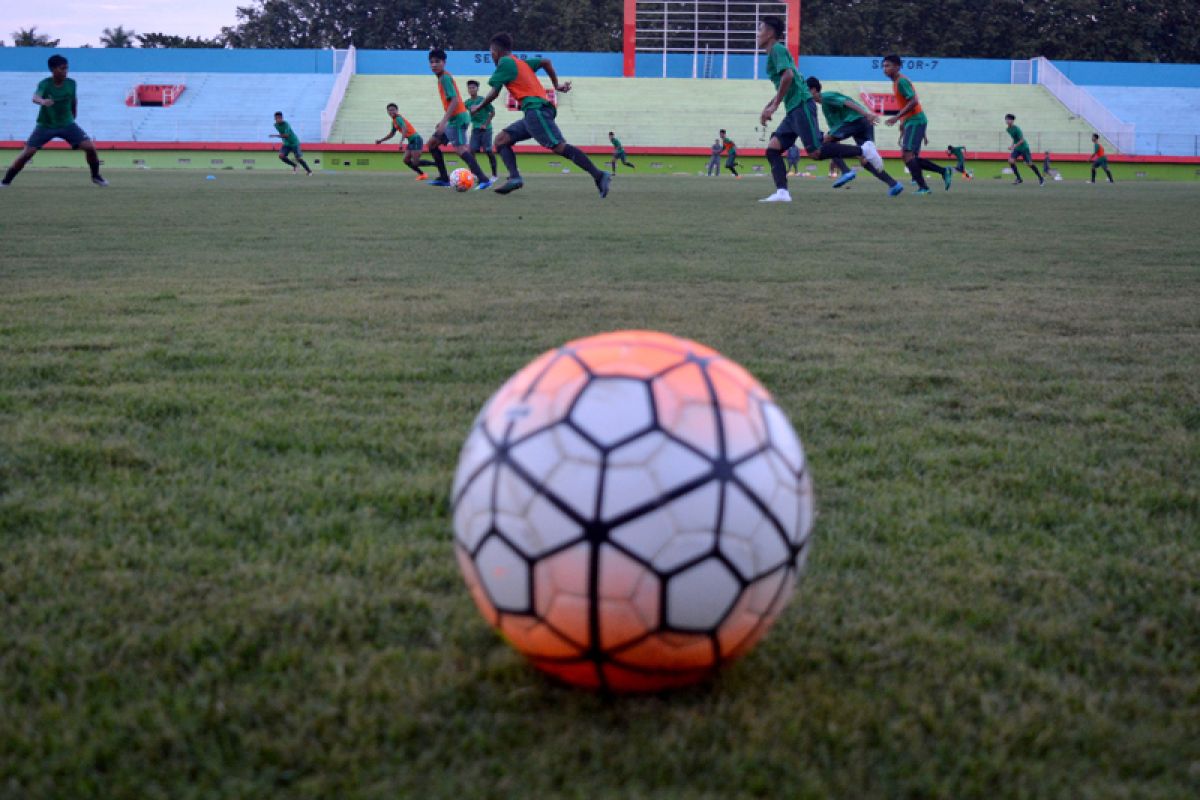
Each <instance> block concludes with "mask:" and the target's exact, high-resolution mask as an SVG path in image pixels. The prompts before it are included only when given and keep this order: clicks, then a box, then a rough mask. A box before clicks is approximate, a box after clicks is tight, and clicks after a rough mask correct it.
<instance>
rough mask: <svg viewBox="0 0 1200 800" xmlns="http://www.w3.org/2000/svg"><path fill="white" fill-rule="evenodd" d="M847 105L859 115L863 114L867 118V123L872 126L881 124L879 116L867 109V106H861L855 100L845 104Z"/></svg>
mask: <svg viewBox="0 0 1200 800" xmlns="http://www.w3.org/2000/svg"><path fill="white" fill-rule="evenodd" d="M845 105H846V106H848V107H849V108H850V110H851V111H854V112H856V113H858V114H862V115H863V116H864V117H866V118H867V122H870V123H871V124H872V125H877V124H879V115H878V114H876V113H875V112H874V111H872V110H871V109H869V108H867V107H866V106H863V105H860V104H859V103H856V102H854V101H853V100H847V101H846V102H845Z"/></svg>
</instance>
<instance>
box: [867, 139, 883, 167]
mask: <svg viewBox="0 0 1200 800" xmlns="http://www.w3.org/2000/svg"><path fill="white" fill-rule="evenodd" d="M862 151H863V158H865V159H867V163H868V164H870V165H871V166H872V167H874V168H875V169H876V170H878V171H880V172H882V171H883V156H881V155H879V148H878V147H876V146H875V143H874V142H863V143H862Z"/></svg>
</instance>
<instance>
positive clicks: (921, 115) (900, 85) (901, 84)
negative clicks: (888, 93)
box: [894, 75, 929, 125]
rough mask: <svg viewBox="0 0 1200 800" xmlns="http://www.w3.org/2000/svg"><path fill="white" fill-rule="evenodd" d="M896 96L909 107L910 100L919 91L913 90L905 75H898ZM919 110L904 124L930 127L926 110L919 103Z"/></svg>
mask: <svg viewBox="0 0 1200 800" xmlns="http://www.w3.org/2000/svg"><path fill="white" fill-rule="evenodd" d="M894 88H895V94H896V95H897V99H902V100H903V101H904V104H905V105H907V104H908V101H909V100H912V99H913V98H914V97H916V96H917V90H916V89H914V88H913V85H912V81H910V80H909V79H908V78H906V77H904V76H903V75H898V76H897V77H896V80H895V87H894ZM917 108H918V109H919V110H918V111H917V112H916V113H915V114H909V115H908V116H907V117H905V118H904V124H905V125H907V124H908V123H910V122H911V123H913V124H914V125H928V124H929V117H927V116H925V109H923V108H921V104H920V103H917Z"/></svg>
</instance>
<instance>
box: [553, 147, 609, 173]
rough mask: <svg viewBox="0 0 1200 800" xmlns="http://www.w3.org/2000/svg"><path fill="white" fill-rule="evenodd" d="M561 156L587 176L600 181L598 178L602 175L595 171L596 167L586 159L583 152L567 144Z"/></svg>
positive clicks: (585, 154)
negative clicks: (569, 160)
mask: <svg viewBox="0 0 1200 800" xmlns="http://www.w3.org/2000/svg"><path fill="white" fill-rule="evenodd" d="M562 154H563V155H564V156H566V157H567V158H569V159H571V161H573V162H574V163H575V165H576V166H578V167H579V168H580V169H582V170H583V171H584V172H586V173H587V174H588V175H591V176H592V178H594V179H595V180H600V176H601V175H603V174H604V173H603V172H601V171H600V170H598V169H596V165H595V164H593V163H592V160H591V159H590V158H588V157H587V153H585V152H583V151H582V150H580V149H579V148H578V147H575V146H574V145H570V144H568V145H566V146H564V147H563V151H562Z"/></svg>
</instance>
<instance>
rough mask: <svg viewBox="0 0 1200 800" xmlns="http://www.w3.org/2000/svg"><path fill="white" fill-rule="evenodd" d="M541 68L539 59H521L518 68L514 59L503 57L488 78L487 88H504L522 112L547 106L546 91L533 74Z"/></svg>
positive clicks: (548, 102) (548, 103)
mask: <svg viewBox="0 0 1200 800" xmlns="http://www.w3.org/2000/svg"><path fill="white" fill-rule="evenodd" d="M541 66H542V59H540V58H526V59H523V60H522V61H521V66H520V67H518V66H517V59H516V58H514V57H513V56H503V57H502V58H501V59H500V60H499V61H497V62H496V71H495V72H493V73H492V77H490V78H488V86H492V87H494V88H496V89H499V88H501V87H506V88H507V89H508V93H509V95H511V96H512V97H513V99H514V100H516V101H517V103H518V105H520V107H521V110H522V111H528V110H529V109H531V108H537V107H539V106H548V105H550V101H549V100H547V99H546V90H545V88H543V86H542V84H541V81H539V80H538V78H537V75H536V74H535V73H536V72H537V71H538V69H540V68H541ZM525 67H528V69H525Z"/></svg>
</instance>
